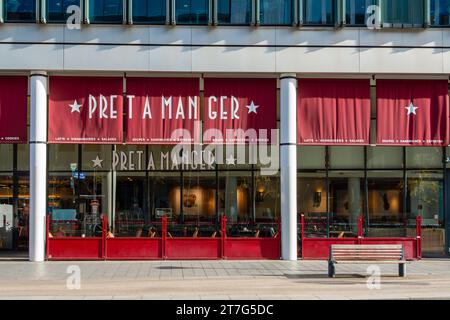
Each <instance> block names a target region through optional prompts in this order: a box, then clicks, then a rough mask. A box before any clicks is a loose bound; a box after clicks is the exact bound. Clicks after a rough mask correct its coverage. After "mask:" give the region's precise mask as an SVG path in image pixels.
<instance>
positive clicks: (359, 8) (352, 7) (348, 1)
mask: <svg viewBox="0 0 450 320" xmlns="http://www.w3.org/2000/svg"><path fill="white" fill-rule="evenodd" d="M377 3H378V0H345V22H346V24H348V25H350V26H362V25H366V12H367V8H368V7H369V6H371V5H375V4H377Z"/></svg>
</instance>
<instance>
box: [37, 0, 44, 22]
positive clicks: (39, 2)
mask: <svg viewBox="0 0 450 320" xmlns="http://www.w3.org/2000/svg"><path fill="white" fill-rule="evenodd" d="M41 3H45V0H42V1H41V0H36V1H35V8H36V12H35V14H36V15H35V21H36V23H40V22H41V11H42V9H41Z"/></svg>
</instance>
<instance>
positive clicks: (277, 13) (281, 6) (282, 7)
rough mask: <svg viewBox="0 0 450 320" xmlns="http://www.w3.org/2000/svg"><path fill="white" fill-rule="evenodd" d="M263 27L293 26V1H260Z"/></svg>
mask: <svg viewBox="0 0 450 320" xmlns="http://www.w3.org/2000/svg"><path fill="white" fill-rule="evenodd" d="M260 6H261V12H260V23H261V25H290V24H292V0H260Z"/></svg>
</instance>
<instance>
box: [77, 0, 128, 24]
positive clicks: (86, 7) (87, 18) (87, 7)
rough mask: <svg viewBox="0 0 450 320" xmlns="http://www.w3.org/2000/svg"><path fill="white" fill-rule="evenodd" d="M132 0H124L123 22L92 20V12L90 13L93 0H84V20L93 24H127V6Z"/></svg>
mask: <svg viewBox="0 0 450 320" xmlns="http://www.w3.org/2000/svg"><path fill="white" fill-rule="evenodd" d="M130 1H131V0H122V22H120V23H119V22H93V21H92V20H91V14H90V5H91V0H83V2H84V6H83V7H84V10H83V8H82V14H83V21H84V23H85V24H93V25H124V24H127V11H128V10H127V8H128V2H130Z"/></svg>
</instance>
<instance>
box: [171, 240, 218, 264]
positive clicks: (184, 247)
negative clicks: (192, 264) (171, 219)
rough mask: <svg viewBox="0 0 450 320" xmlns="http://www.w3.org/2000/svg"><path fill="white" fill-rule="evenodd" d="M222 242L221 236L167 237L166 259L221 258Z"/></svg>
mask: <svg viewBox="0 0 450 320" xmlns="http://www.w3.org/2000/svg"><path fill="white" fill-rule="evenodd" d="M221 243H222V239H221V238H185V237H180V238H167V239H166V243H165V247H166V252H165V253H166V259H171V260H177V259H178V260H185V259H192V260H194V259H202V260H216V259H220V258H221V257H222V254H221Z"/></svg>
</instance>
